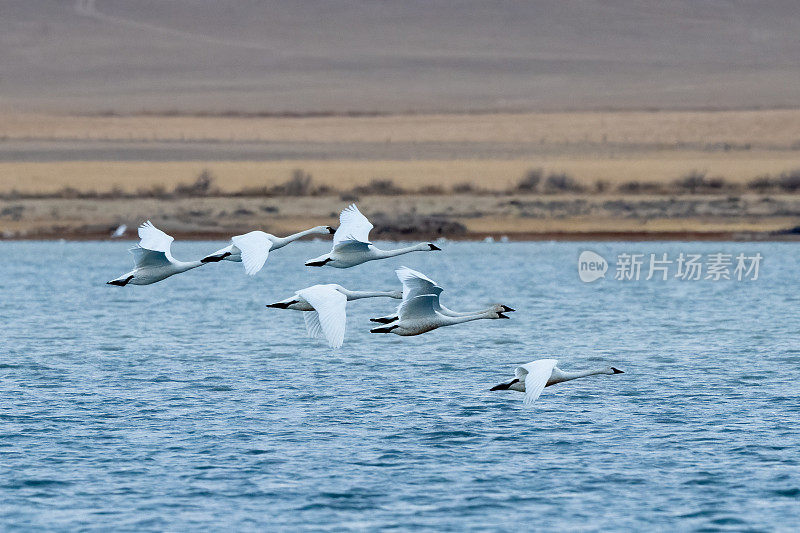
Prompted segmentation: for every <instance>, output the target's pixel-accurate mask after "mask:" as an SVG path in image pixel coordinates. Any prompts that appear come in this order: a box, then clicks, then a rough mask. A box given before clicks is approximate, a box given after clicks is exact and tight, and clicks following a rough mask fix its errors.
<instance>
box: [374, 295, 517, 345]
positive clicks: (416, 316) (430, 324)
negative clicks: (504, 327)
mask: <svg viewBox="0 0 800 533" xmlns="http://www.w3.org/2000/svg"><path fill="white" fill-rule="evenodd" d="M438 302H439V296H437V295H435V294H423V295H421V296H415V297H414V298H411V299H409V300H403V302H402V303H401V304H400V308H399V309H398V311H397V315H398V318H397V320H395V321H394V322H390V323H389V324H386V325H385V326H381V327H379V328H373V329H371V330H370V332H371V333H394V334H395V335H402V336H403V337H409V336H412V335H420V334H422V333H427V332H428V331H431V330H434V329H437V328H441V327H443V326H453V325H455V324H462V323H464V322H470V321H472V320H480V319H482V318H488V319H496V318H508V317H507V316H506V315H504V314H503V311H502V309H500V307H501V306H495V307H494V308H491V309H487V310H486V311H482V312H480V313H476V314H474V315H466V316H445V315H443V314H442V313H440V312H438V311H437V310H436V306H437V305H438Z"/></svg>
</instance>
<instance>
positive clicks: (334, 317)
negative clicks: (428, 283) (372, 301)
mask: <svg viewBox="0 0 800 533" xmlns="http://www.w3.org/2000/svg"><path fill="white" fill-rule="evenodd" d="M379 297H385V298H396V299H400V298H402V293H401V292H400V291H351V290H348V289H345V288H344V287H342V286H341V285H336V284H333V283H331V284H327V285H313V286H311V287H307V288H305V289H300V290H299V291H297V292H295V293H294V296H290V297H289V298H286V299H284V300H281V301H280V302H275V303H273V304H269V305H267V307H273V308H276V309H293V310H295V311H305V313H304V315H303V317H304V319H305V323H306V330H307V332H308V336H309V337H311V338H324V339H326V340H327V341H328V345H329V346H330V347H331V348H339V347H341V346H342V343H343V342H344V333H345V329H346V324H347V309H346V308H347V302H349V301H352V300H360V299H362V298H379Z"/></svg>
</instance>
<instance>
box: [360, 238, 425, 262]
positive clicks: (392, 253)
mask: <svg viewBox="0 0 800 533" xmlns="http://www.w3.org/2000/svg"><path fill="white" fill-rule="evenodd" d="M373 250H374V251H375V255H376V256H378V257H379V258H382V259H383V258H387V257H396V256H398V255H403V254H407V253H411V252H426V251H428V250H430V247H429V246H428V244H427V243H424V242H421V243H419V244H415V245H413V246H406V247H405V248H397V249H396V250H381V249H380V248H374V247H373Z"/></svg>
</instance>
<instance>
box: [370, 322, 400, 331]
mask: <svg viewBox="0 0 800 533" xmlns="http://www.w3.org/2000/svg"><path fill="white" fill-rule="evenodd" d="M397 327H399V326H398V325H397V324H392V325H391V326H381V327H379V328H372V329H371V330H369V332H370V333H391V332H392V330H393V329H394V328H397Z"/></svg>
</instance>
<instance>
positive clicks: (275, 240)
mask: <svg viewBox="0 0 800 533" xmlns="http://www.w3.org/2000/svg"><path fill="white" fill-rule="evenodd" d="M312 233H320V231H319V229H318V228H311V229H307V230H303V231H300V232H298V233H292V234H291V235H287V236H286V237H276V236H275V235H270V236H269V240H271V241H272V249H273V250H277V249H278V248H283V247H284V246H286V245H287V244H289V243H291V242H294V241H296V240H297V239H301V238H303V237H305V236H306V235H311V234H312Z"/></svg>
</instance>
